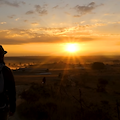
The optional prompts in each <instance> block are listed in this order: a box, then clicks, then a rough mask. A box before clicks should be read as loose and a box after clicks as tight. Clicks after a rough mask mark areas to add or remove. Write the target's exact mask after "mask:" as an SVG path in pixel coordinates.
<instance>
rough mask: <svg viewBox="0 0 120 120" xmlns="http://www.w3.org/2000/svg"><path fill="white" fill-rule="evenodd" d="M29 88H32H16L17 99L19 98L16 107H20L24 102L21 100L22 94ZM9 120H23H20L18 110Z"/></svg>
mask: <svg viewBox="0 0 120 120" xmlns="http://www.w3.org/2000/svg"><path fill="white" fill-rule="evenodd" d="M29 87H30V86H29V85H17V86H16V98H17V100H16V106H18V105H19V104H21V103H22V102H23V101H24V100H22V99H21V98H20V93H22V92H23V91H24V90H26V89H28V88H29ZM8 120H23V119H21V118H20V116H19V115H18V112H17V110H16V112H15V114H14V115H13V116H12V117H9V119H8Z"/></svg>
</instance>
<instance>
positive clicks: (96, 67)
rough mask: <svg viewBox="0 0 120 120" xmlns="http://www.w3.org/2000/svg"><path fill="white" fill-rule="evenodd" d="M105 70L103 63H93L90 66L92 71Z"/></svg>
mask: <svg viewBox="0 0 120 120" xmlns="http://www.w3.org/2000/svg"><path fill="white" fill-rule="evenodd" d="M104 68H105V64H104V63H103V62H94V63H93V64H92V69H93V70H102V69H104Z"/></svg>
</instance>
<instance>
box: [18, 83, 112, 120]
mask: <svg viewBox="0 0 120 120" xmlns="http://www.w3.org/2000/svg"><path fill="white" fill-rule="evenodd" d="M59 87H60V89H59ZM59 87H58V88H54V89H53V88H52V87H51V86H42V85H37V84H34V85H32V86H31V87H30V89H28V90H27V91H24V92H22V94H21V98H23V99H24V100H25V102H23V103H22V104H20V105H19V107H18V111H19V114H20V115H21V116H24V118H26V119H28V120H111V117H110V115H109V114H107V113H106V112H105V111H104V110H103V109H101V108H100V106H97V105H90V106H85V103H84V100H83V99H82V96H81V95H82V93H81V90H80V89H79V90H78V92H79V98H76V97H75V96H72V95H71V96H69V94H68V93H67V92H66V90H65V88H64V87H63V86H59ZM63 91H64V94H63Z"/></svg>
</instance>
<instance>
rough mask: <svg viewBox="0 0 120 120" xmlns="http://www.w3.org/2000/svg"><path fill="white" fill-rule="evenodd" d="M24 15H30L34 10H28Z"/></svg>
mask: <svg viewBox="0 0 120 120" xmlns="http://www.w3.org/2000/svg"><path fill="white" fill-rule="evenodd" d="M25 14H26V15H30V14H34V11H33V10H29V11H27V12H26V13H25Z"/></svg>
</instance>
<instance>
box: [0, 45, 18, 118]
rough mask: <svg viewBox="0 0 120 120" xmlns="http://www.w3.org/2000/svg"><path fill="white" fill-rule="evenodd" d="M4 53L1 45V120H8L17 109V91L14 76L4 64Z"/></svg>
mask: <svg viewBox="0 0 120 120" xmlns="http://www.w3.org/2000/svg"><path fill="white" fill-rule="evenodd" d="M6 53H7V51H4V49H3V47H2V46H1V45H0V120H7V119H8V115H9V116H12V115H13V114H14V112H15V109H16V90H15V81H14V77H13V74H12V72H11V70H10V68H8V67H7V66H5V63H4V55H5V54H6Z"/></svg>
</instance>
